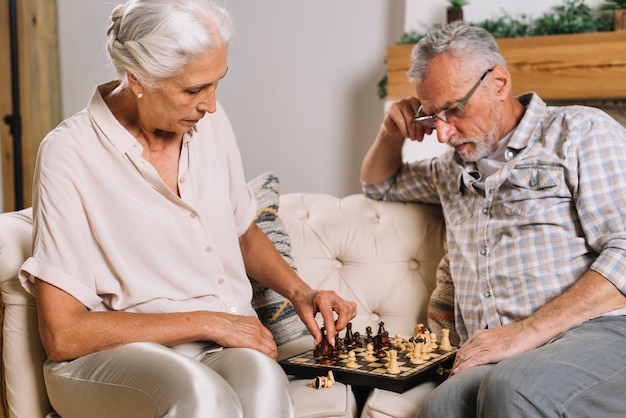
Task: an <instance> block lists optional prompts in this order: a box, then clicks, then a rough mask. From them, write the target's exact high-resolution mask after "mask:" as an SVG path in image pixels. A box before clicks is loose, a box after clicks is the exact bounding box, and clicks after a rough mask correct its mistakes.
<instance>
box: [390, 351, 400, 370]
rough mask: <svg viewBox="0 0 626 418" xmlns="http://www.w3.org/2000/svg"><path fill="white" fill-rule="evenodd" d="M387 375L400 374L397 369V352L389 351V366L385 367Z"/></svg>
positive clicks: (398, 368)
mask: <svg viewBox="0 0 626 418" xmlns="http://www.w3.org/2000/svg"><path fill="white" fill-rule="evenodd" d="M387 373H391V374H398V373H400V367H398V351H397V350H389V365H388V366H387Z"/></svg>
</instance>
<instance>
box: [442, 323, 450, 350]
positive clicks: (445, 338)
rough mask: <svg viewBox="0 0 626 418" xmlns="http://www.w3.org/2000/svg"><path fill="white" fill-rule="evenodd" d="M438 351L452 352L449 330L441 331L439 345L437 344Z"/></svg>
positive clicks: (443, 329)
mask: <svg viewBox="0 0 626 418" xmlns="http://www.w3.org/2000/svg"><path fill="white" fill-rule="evenodd" d="M439 349H440V350H443V351H450V350H452V345H451V344H450V330H449V329H448V328H442V329H441V344H439Z"/></svg>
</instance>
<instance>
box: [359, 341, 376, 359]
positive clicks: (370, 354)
mask: <svg viewBox="0 0 626 418" xmlns="http://www.w3.org/2000/svg"><path fill="white" fill-rule="evenodd" d="M365 350H366V351H365V354H366V356H365V357H364V358H363V360H365V361H376V360H378V359H377V358H376V356H375V355H374V345H373V344H372V343H368V344H367V346H366V349H365Z"/></svg>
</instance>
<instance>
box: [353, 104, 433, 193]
mask: <svg viewBox="0 0 626 418" xmlns="http://www.w3.org/2000/svg"><path fill="white" fill-rule="evenodd" d="M418 109H419V102H418V100H417V99H416V98H415V97H410V98H407V99H403V100H400V101H398V102H395V103H394V104H392V105H391V107H390V108H389V110H388V111H387V113H386V114H385V117H384V119H383V122H382V123H381V125H380V128H379V130H378V134H377V135H376V139H375V140H374V143H373V144H372V146H371V148H370V149H369V151H368V152H367V154H366V155H365V158H364V159H363V164H362V165H361V180H363V181H364V182H365V183H367V184H377V183H380V182H381V181H383V180H386V179H388V178H389V177H391V176H392V175H393V174H394V173H395V172H396V171H397V170H398V169H399V168H400V166H401V165H402V145H403V144H404V139H405V138H410V139H412V140H415V141H422V140H423V139H424V134H425V133H430V132H424V130H423V128H422V126H421V125H420V124H418V123H415V121H414V118H415V114H416V113H417V110H418Z"/></svg>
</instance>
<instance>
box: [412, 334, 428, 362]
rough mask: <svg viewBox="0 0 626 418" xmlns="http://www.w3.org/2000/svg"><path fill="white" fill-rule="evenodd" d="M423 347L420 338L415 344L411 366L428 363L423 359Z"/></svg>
mask: <svg viewBox="0 0 626 418" xmlns="http://www.w3.org/2000/svg"><path fill="white" fill-rule="evenodd" d="M422 345H423V343H422V342H421V339H420V338H419V337H418V338H416V339H415V341H414V342H413V354H412V355H411V360H410V361H411V364H423V363H425V362H426V361H425V360H424V359H423V358H422Z"/></svg>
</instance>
